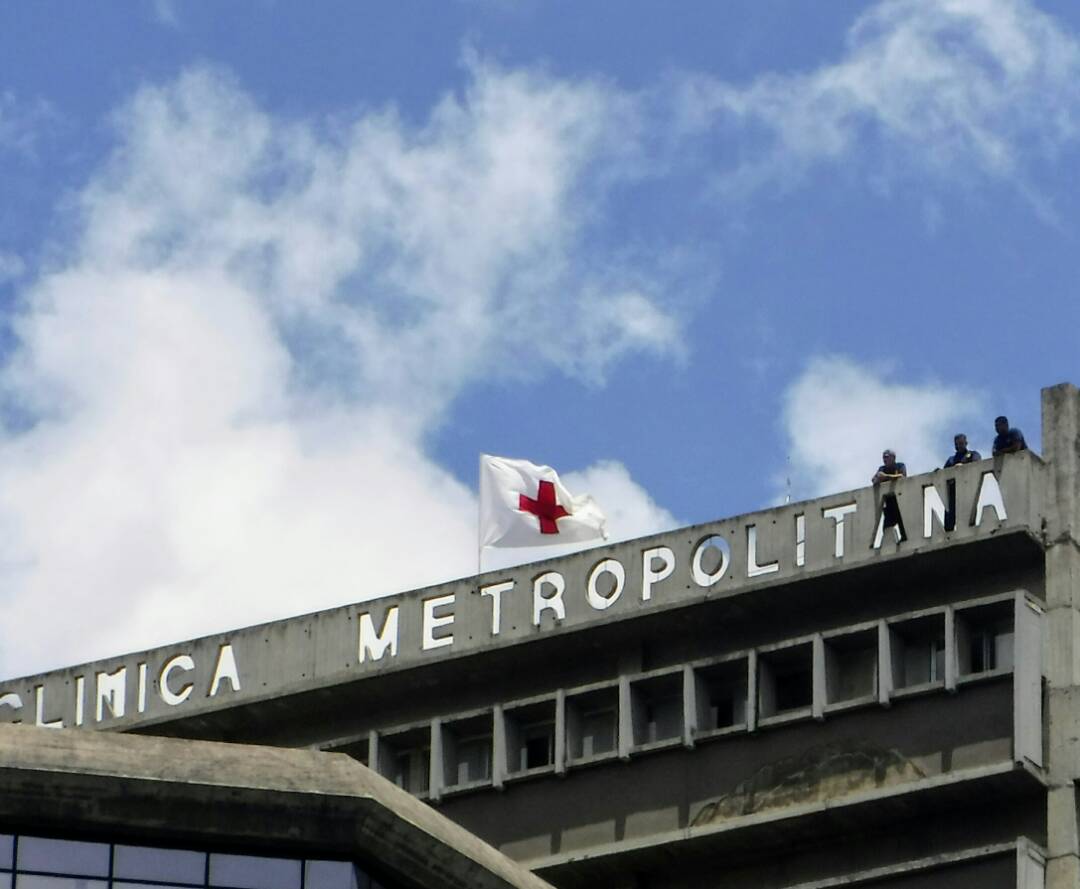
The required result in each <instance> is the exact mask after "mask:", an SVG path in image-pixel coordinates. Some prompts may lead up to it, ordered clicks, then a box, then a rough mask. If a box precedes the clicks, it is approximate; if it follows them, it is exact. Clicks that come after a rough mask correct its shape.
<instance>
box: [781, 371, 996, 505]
mask: <svg viewBox="0 0 1080 889" xmlns="http://www.w3.org/2000/svg"><path fill="white" fill-rule="evenodd" d="M897 377H898V374H896V373H887V372H886V371H885V370H883V369H882V368H877V367H868V366H864V365H861V364H859V363H857V362H855V361H853V360H852V359H850V358H846V357H843V356H829V357H819V358H815V359H813V360H812V361H811V362H810V363H809V364H808V365H807V367H806V369H805V370H804V371H803V372H802V374H800V375H799V377H798V378H797V379H796V380H795V381H794V382H793V383H792V384H791V385H790V386H789V387H788V389H787V391H786V392H785V395H784V407H783V415H782V420H783V426H784V431H785V433H786V435H787V439H788V449H789V454H790V461H791V464H790V467H789V472H790V474H791V483H792V491H793V493H794V495H795V497H798V498H802V497H815V496H819V495H821V494H826V493H832V492H835V491H845V490H849V489H851V488H857V487H862V486H864V485H867V484H869V482H870V477H871V476H872V475H873V474H874V472H875V471H876V470H877V467H878V465H879V464H880V463H881V452H882V451H883V450H884V449H885V448H892V449H893V450H894V451H896V454H897V459H898V460H900V461H901V462H903V463H906V464H907V469H908V472H909V473H910V474H915V473H917V472H927V471H929V470H931V469H934V468H936V467H938V466H941V465H942V464H943V463H944V462H945V459H946V458H947V457H948V456H949V454H951V453H952V451H953V444H952V440H953V435H955V434H956V433H957V432H966V433H967V436H968V440H969V443H970V446H971V447H973V448H975V449H981V450H982V451H983V453H986V454H988V453H989V449H988V448H987V447H986V446H985V445H981V443H982V441H983V439H984V438H985V435H984V428H986V429H989V428H991V427H992V425H993V424H992V422H991V421H988V420H987V414H986V411H985V409H984V407H983V396H982V394H981V393H980V391H979V390H978V389H975V388H973V387H969V386H959V385H946V384H943V383H941V382H940V381H937V380H932V379H926V380H921V381H918V382H913V381H905V380H899V379H897ZM986 440H987V441H989V439H986ZM980 446H981V447H980Z"/></svg>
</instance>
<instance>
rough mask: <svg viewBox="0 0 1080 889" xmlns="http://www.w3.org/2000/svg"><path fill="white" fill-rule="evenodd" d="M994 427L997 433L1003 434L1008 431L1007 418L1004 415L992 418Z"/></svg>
mask: <svg viewBox="0 0 1080 889" xmlns="http://www.w3.org/2000/svg"><path fill="white" fill-rule="evenodd" d="M994 429H996V430H997V434H998V435H1004V434H1005V433H1006V432H1008V431H1009V418H1008V417H1004V416H1002V417H998V418H997V419H996V420H994Z"/></svg>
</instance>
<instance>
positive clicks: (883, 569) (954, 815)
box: [0, 385, 1080, 889]
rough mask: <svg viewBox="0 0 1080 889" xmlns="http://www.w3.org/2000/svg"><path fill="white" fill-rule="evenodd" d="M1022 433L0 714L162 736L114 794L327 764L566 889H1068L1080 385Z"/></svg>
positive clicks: (409, 597) (1073, 816)
mask: <svg viewBox="0 0 1080 889" xmlns="http://www.w3.org/2000/svg"><path fill="white" fill-rule="evenodd" d="M1042 442H1043V449H1044V452H1043V454H1042V456H1041V457H1040V456H1038V455H1036V454H1034V453H1031V452H1023V453H1019V454H1014V455H1009V456H1006V457H999V458H995V459H993V460H984V461H982V462H979V463H974V464H969V465H966V466H960V467H955V468H953V469H948V470H939V471H936V472H932V473H927V474H924V475H919V476H914V477H911V478H907V479H902V480H899V481H895V482H888V483H886V484H883V485H880V486H877V487H866V488H861V489H858V490H855V491H848V492H843V493H838V494H835V495H830V496H827V497H823V498H820V499H818V500H814V501H809V502H803V503H794V504H789V505H786V506H783V507H780V508H776V509H770V510H765V511H762V512H757V513H751V514H747V515H742V516H736V517H733V518H728V519H723V520H720V521H717V522H710V523H707V524H704V525H699V526H695V527H690V528H683V529H680V530H677V531H672V532H670V533H666V534H661V535H657V536H655V537H650V538H645V539H641V540H634V541H627V542H625V543H619V544H615V545H612V546H607V547H604V548H601V549H595V550H589V551H586V552H582V553H579V554H577V555H574V556H570V557H566V558H562V559H557V560H552V561H549V562H542V563H537V564H534V565H527V566H522V567H520V568H513V569H509V570H505V571H497V572H491V573H490V574H485V575H482V576H480V577H470V578H464V579H461V580H457V581H453V582H450V583H446V584H442V585H439V586H436V587H432V588H428V589H423V590H417V591H414V592H410V593H405V594H401V595H397V596H392V597H388V598H384V599H379V600H374V601H369V602H364V603H360V604H357V605H351V606H347V607H343V608H338V609H334V610H331V611H326V612H320V613H317V614H312V615H307V616H303V617H298V618H294V619H291V620H285V621H280V622H277V623H273V624H267V625H264V626H258V627H251V628H246V629H242V630H237V631H235V632H230V633H224V634H218V635H215V636H212V637H207V638H203V639H198V640H194V641H191V642H185V643H179V644H177V645H173V646H168V647H166V648H162V649H157V650H154V651H146V652H140V653H136V654H131V655H126V656H122V657H117V658H113V659H109V660H106V661H101V662H98V663H93V664H87V665H82V666H78V667H72V668H69V669H65V670H59V671H55V672H52V673H48V674H44V675H39V676H31V677H25V678H22V679H15V680H10V681H4V682H0V722H21V723H24V724H31V725H33V724H36V725H37V726H39V727H50V726H51V727H55V728H60V727H65V728H72V727H74V728H82V729H98V730H104V731H105V732H106V733H108V734H114V733H123V734H128V735H135V734H137V735H153V736H159V737H157V738H154V739H149V738H142V739H138V738H134V737H124V738H121V737H115V738H109V741H110V742H122V743H123V744H129V745H131V746H129V747H119V746H118V747H117V748H116V751H117V752H116V753H115V756H116V757H118V759H116V760H114V766H115V768H114V771H115V773H116V774H117V775H119V774H120V773H122V772H123V769H122V768H121V765H122V757H123V756H125V755H129V754H130V755H131V756H143V755H144V754H140V753H139V752H138V751H139V750H141V749H143V748H141V747H140V746H138V745H140V744H147V745H168V746H166V747H162V748H160V749H161V750H163V751H165V750H167V751H168V754H167V755H168V756H169V757H170V759H171V761H173V762H178V763H185V762H193V763H199V762H204V760H203V759H200V758H204V757H211V759H212V758H213V757H216V756H218V755H219V754H220V755H226V753H224V751H228V750H229V749H230V748H228V747H227V746H226V747H223V746H220V745H212V746H211V747H204V746H202V744H201V743H198V742H206V741H212V742H230V743H231V744H234V745H235V744H240V745H252V744H258V745H264V747H265V746H271V747H280V748H296V749H294V750H290V751H288V752H286V751H279V752H278V753H279V755H281V756H282V757H286V756H287V757H296V758H297V759H296V760H295V762H296V764H297V765H296V767H297V768H299V769H301V770H302V769H303V768H305V767H306V766H305V765H304V764H305V763H316V762H319V761H320V760H319V759H318V757H320V756H325V755H326V754H329V753H336V754H346V755H347V756H348V757H351V758H352V759H353V760H356V761H359V763H363V764H365V765H366V766H368V767H369V768H370V770H372V771H374V772H377V773H379V774H380V775H382V776H383V777H384V778H385V779H387V780H388V781H389V782H392V783H394V784H397V785H398V786H399V787H400V788H402V789H403V790H406V791H408V792H409V794H411V796H412V797H415V798H418V799H419V800H421V801H423V802H425V803H428V804H430V805H431V806H432V807H433V808H434V809H435V810H436V811H437V812H438V813H440V814H441V815H443V816H445V817H446V818H448V819H450V820H451V821H453V822H456V823H457V824H458V825H460V826H461V827H463V828H464V829H465V830H466V831H468V832H469V833H471V834H474V835H475V836H477V837H480V838H482V839H483V840H484V841H486V842H487V843H488V844H490V845H491V846H493V847H495V848H496V849H498V850H499V851H500V852H501V853H504V854H505V855H506V856H508V857H509V858H511V859H514V860H515V861H517V862H518V863H520V864H521V865H522V866H523V867H524V868H527V869H528V870H529V871H531V872H532V873H533V874H535V875H537V876H538V877H540V878H542V879H543V880H545V881H547V882H549V883H550V884H552V885H554V886H557V887H561V889H578V887H590V889H595V887H607V889H705V887H710V889H711V887H720V886H723V887H755V889H757V887H770V889H811V887H815V889H817V887H828V886H838V885H845V886H847V885H854V886H862V887H868V889H869V887H888V889H924V887H927V889H928V887H939V886H940V887H945V886H948V887H954V886H980V887H1022V889H1042V887H1053V889H1058V887H1076V886H1080V868H1078V863H1080V855H1078V852H1080V845H1078V829H1077V823H1078V816H1077V811H1078V807H1077V795H1076V790H1075V781H1076V779H1077V777H1078V776H1080V761H1078V755H1077V754H1078V750H1080V747H1078V740H1077V739H1078V737H1080V714H1078V713H1077V700H1078V697H1077V695H1078V689H1077V686H1078V685H1080V548H1078V539H1080V393H1078V391H1077V390H1076V389H1075V388H1074V387H1072V386H1069V385H1062V386H1056V387H1053V388H1051V389H1047V390H1044V392H1043V434H1042ZM871 470H872V467H870V468H868V475H869V473H870V471H871ZM892 516H896V517H897V519H898V520H897V521H896V522H895V523H893V522H891V521H890V518H891V517H892ZM418 545H419V544H418ZM14 732H23V733H26V732H27V729H26V728H25V727H23V728H18V729H9V730H8V733H7V734H0V744H2V743H4V739H6V738H9V737H11V738H14V735H13V733H14ZM40 734H41V731H40V730H39V731H38V732H35V737H37V736H39V735H40ZM54 734H55V735H56V737H65V738H66V737H69V736H78V737H83V736H84V735H85V733H84V734H83V735H80V734H79V733H68V732H57V733H54ZM95 737H96V736H95ZM170 738H171V739H172V740H169V739H170ZM10 743H15V741H14V740H12V741H11V742H10ZM35 743H36V742H35ZM101 743H106V742H105V741H102V742H101ZM9 749H10V748H9ZM146 749H151V748H146ZM154 749H157V748H154ZM240 749H241V750H249V749H251V748H248V747H244V748H240ZM210 750H212V751H213V753H212V755H211V754H210V753H206V752H204V751H210ZM111 755H112V754H111ZM145 755H146V756H150V757H151V758H153V757H154V756H155V754H145ZM245 755H246V754H243V753H238V754H237V756H238V757H240V758H241V759H243V757H244V756H245ZM267 755H268V756H269V754H267ZM331 760H332V762H333V763H335V765H333V766H332V767H331V766H327V767H326V768H327V771H326V773H325V775H323V776H320V775H319V774H317V773H316V772H317V769H316V772H312V776H311V777H310V781H311V782H312V787H316V786H317V787H320V788H322V789H321V790H314V791H313V792H315V793H329V792H331V789H332V787H333V786H334V782H335V781H337V780H339V778H338V776H339V775H341V774H343V773H345V772H346V771H347V770H346V769H345V768H344V766H343V765H342V763H343V762H344V759H343V758H342V757H340V756H335V757H331ZM331 760H327V761H328V762H329V761H331ZM290 761H291V760H290ZM272 762H273V758H272V757H270V759H269V760H268V761H267V762H266V764H265V765H266V768H268V769H270V773H272V771H273V768H274V766H273V764H272ZM178 767H179V766H178ZM191 768H197V766H191ZM312 768H313V769H314V768H316V767H315V766H314V765H312ZM320 768H321V767H320ZM354 768H355V769H356V770H358V771H355V773H353V772H350V773H349V774H351V775H353V778H351V779H350V780H353V781H354V782H360V783H358V784H355V787H360V786H361V784H362V783H363V782H362V781H361V779H360V778H359V777H356V776H359V775H368V774H369V773H368V772H367V771H366V770H364V771H360V769H361V767H360V766H355V767H354ZM9 772H10V769H7V768H3V769H0V799H4V798H8V797H10V795H11V794H12V792H14V791H13V789H12V788H13V781H12V779H10V778H9V777H8V773H9ZM50 774H51V772H50ZM260 774H261V775H264V777H262V778H260V779H259V780H261V781H265V780H267V779H266V778H265V774H267V773H262V772H260ZM114 777H115V776H114ZM57 780H59V781H60V782H61V783H60V787H61V790H62V792H61V794H60V797H59V798H60V799H64V798H65V797H64V793H66V791H63V788H64V787H66V786H67V785H66V784H65V783H64V781H66V780H67V779H66V778H64V777H63V775H61V776H60V777H59V778H58V779H57ZM102 780H103V781H104V784H103V785H102V787H101V789H100V791H98V790H93V789H91V790H89V791H87V792H86V794H84V795H83V796H81V797H80V799H82V800H83V801H84V802H86V801H87V800H90V801H91V802H87V803H86V804H87V806H91V803H92V801H93V800H94V799H95V798H96V796H95V795H96V794H97V793H98V792H101V793H105V794H108V792H109V791H108V787H109V786H110V784H109V781H106V780H105V779H102ZM116 780H118V778H116ZM341 780H344V779H341ZM370 780H371V782H373V783H372V786H375V783H374V782H377V779H376V778H375V777H374V776H372V777H371V779H370ZM42 781H43V783H42V785H41V793H43V794H44V793H45V790H44V788H45V786H46V784H47V779H45V778H43V779H42ZM14 783H15V784H17V782H14ZM223 784H224V785H225V786H232V785H233V784H235V785H236V786H237V787H239V786H241V785H243V786H246V784H245V782H244V780H243V779H242V778H239V777H238V778H236V779H235V781H233V779H229V778H225V779H223ZM274 786H276V785H274ZM379 786H381V785H379ZM16 790H17V787H16ZM80 793H81V791H80ZM350 793H351V791H350ZM401 798H403V797H401V795H399V796H398V797H396V799H401ZM410 802H411V801H410ZM245 805H246V804H245V803H243V802H240V803H238V806H239V808H237V809H236V810H235V811H236V812H242V811H243V808H244V806H245ZM394 805H397V804H396V803H395V804H394ZM394 805H392V806H390V808H394ZM91 807H92V806H91ZM76 808H77V807H76ZM314 808H317V807H314ZM314 808H313V809H312V811H310V812H309V813H308V814H306V815H303V816H302V817H300V816H298V818H297V824H298V825H299V827H298V828H297V830H298V831H299V832H300V833H303V831H304V829H305V828H304V824H305V823H307V822H306V820H305V819H306V818H308V817H310V818H315V817H316V815H315V814H314ZM405 808H407V807H405ZM405 808H402V809H401V811H402V812H404V811H405ZM65 810H66V804H61V803H57V804H56V806H55V807H54V809H53V813H54V819H53V821H52V822H50V824H51V827H50V830H52V831H53V832H54V833H55V832H56V830H57V829H58V828H57V825H58V824H61V825H62V822H63V817H64V816H63V813H64V811H65ZM17 811H18V806H16V807H15V808H14V809H13V808H12V805H11V804H5V805H0V830H3V829H8V830H12V829H14V828H11V827H10V826H9V825H10V824H11V823H12V818H13V817H15V816H13V814H12V813H13V812H17ZM410 811H411V810H410ZM406 817H407V816H406ZM16 820H17V819H16ZM137 821H138V819H137V818H136V819H135V822H137ZM271 821H272V818H271ZM155 823H157V822H155ZM224 827H225V826H224V825H222V826H220V828H219V826H214V827H213V828H212V829H210V830H209V831H203V832H200V833H199V836H200V837H203V839H204V841H205V837H206V835H207V834H209V835H210V836H214V835H217V833H218V832H219V829H221V830H223V829H224ZM155 829H157V828H156V827H155ZM226 833H227V831H226ZM266 833H267V835H268V836H271V837H274V836H276V835H275V834H274V832H273V830H270V829H268V830H267V831H266ZM318 833H319V831H314V832H313V833H310V834H309V835H308V836H307V839H304V838H301V839H299V840H297V843H296V844H295V849H296V851H295V853H294V854H296V855H297V856H301V857H303V850H304V848H305V843H306V842H308V841H310V840H312V839H313V838H314V837H315V836H316V835H317V834H318ZM462 836H463V835H462ZM151 839H153V837H151ZM241 839H243V838H241ZM256 839H257V838H256V837H250V836H249V837H247V839H246V840H245V842H246V843H249V844H250V843H251V842H253V841H254V840H256ZM459 839H460V837H459ZM175 841H176V842H188V840H184V839H182V838H181V839H177V840H175ZM274 841H276V840H274ZM454 842H456V841H450V840H447V841H445V842H444V845H448V846H450V847H453V845H454ZM346 845H347V844H346ZM360 845H362V844H360ZM313 848H315V849H316V850H318V849H320V848H321V847H319V846H318V844H317V843H316V844H315V846H314V847H313ZM334 848H335V849H337V850H338V851H337V852H335V855H336V856H338V857H341V855H343V854H345V857H349V855H355V854H356V849H357V848H359V846H358V845H357V844H355V843H354V845H353V846H352V847H350V848H352V849H353V852H351V853H348V854H346V853H345V852H344V851H342V850H344V848H345V847H344V846H342V845H337V846H334ZM0 853H2V849H0ZM313 854H315V853H313ZM317 854H320V855H324V854H328V853H326V852H322V851H317ZM470 860H473V861H476V860H477V858H476V856H474V857H473V858H472V859H470ZM2 863H3V857H2V854H0V865H2ZM376 866H377V865H376ZM516 878H517V877H515V879H516ZM2 883H3V881H2V878H0V886H2ZM445 885H451V884H450V883H446V884H445ZM474 885H476V886H480V885H481V883H479V882H477V883H475V884H474ZM508 885H516V884H514V883H508ZM15 889H22V887H18V886H17V887H15ZM305 889H311V887H305Z"/></svg>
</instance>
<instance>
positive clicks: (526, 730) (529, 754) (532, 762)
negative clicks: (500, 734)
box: [503, 699, 555, 773]
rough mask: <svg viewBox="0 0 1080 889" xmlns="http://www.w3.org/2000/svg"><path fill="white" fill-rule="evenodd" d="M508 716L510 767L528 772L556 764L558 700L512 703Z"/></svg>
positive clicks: (507, 744)
mask: <svg viewBox="0 0 1080 889" xmlns="http://www.w3.org/2000/svg"><path fill="white" fill-rule="evenodd" d="M503 715H504V719H505V720H506V748H507V759H508V762H507V771H509V772H511V773H513V772H527V771H530V770H531V769H542V768H546V767H547V766H553V765H554V764H555V701H554V699H552V700H548V701H538V702H536V703H534V704H525V705H522V706H519V707H512V708H510V709H508V710H506V711H505V712H504V714H503Z"/></svg>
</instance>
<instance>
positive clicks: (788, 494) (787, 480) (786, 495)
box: [784, 454, 791, 505]
mask: <svg viewBox="0 0 1080 889" xmlns="http://www.w3.org/2000/svg"><path fill="white" fill-rule="evenodd" d="M784 482H785V483H786V487H787V490H786V491H785V493H784V503H785V505H786V504H788V503H790V502H791V454H788V455H787V478H785V479H784Z"/></svg>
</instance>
